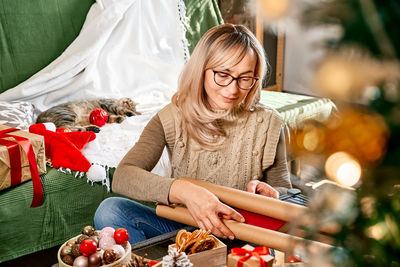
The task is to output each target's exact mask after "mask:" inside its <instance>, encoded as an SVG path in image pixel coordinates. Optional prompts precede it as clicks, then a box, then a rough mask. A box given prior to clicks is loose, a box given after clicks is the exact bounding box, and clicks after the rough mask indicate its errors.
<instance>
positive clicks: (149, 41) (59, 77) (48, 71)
mask: <svg viewBox="0 0 400 267" xmlns="http://www.w3.org/2000/svg"><path fill="white" fill-rule="evenodd" d="M185 16H186V15H185V6H184V3H183V1H182V0H97V2H96V3H95V4H93V6H92V7H91V8H90V10H89V13H88V15H87V17H86V20H85V23H84V25H83V28H82V30H81V32H80V34H79V36H78V37H77V38H76V39H75V40H74V42H73V43H72V44H71V45H70V46H69V47H68V48H67V49H66V50H65V52H64V53H63V54H62V55H61V56H59V57H58V58H57V59H56V60H54V61H53V62H52V63H51V64H50V65H48V66H47V67H46V68H44V69H43V70H41V71H40V72H38V73H37V74H35V75H33V76H32V77H31V78H29V79H28V80H26V81H25V82H23V83H21V84H19V85H17V86H16V87H14V88H12V89H9V90H7V91H6V92H5V93H3V94H0V100H3V101H13V100H19V101H21V100H25V101H30V102H32V103H33V104H35V106H36V107H37V108H38V109H39V110H41V111H43V110H46V109H48V108H50V107H52V106H55V105H58V104H60V103H64V102H67V101H71V100H81V99H90V98H99V97H112V98H118V97H131V98H132V99H133V100H134V101H135V102H137V103H138V106H137V110H138V111H139V112H142V113H143V115H140V116H135V117H131V118H127V119H126V120H125V121H124V122H123V123H122V124H121V125H117V124H110V125H106V126H104V127H103V128H102V131H101V132H100V133H99V134H97V140H98V141H97V143H96V145H94V144H92V145H91V149H85V150H84V154H85V155H86V156H87V157H88V159H89V160H90V161H91V162H92V163H97V164H101V165H103V166H108V167H116V166H117V164H118V163H119V161H120V160H121V159H122V157H123V156H124V155H125V153H126V152H127V151H128V150H129V149H130V148H131V147H132V146H133V145H134V143H135V142H136V140H137V139H138V137H139V135H140V133H141V131H142V130H143V127H144V126H145V125H146V124H147V122H148V121H149V120H150V118H151V116H152V115H154V114H155V112H156V111H158V110H159V109H160V108H162V107H163V106H164V105H166V104H167V103H168V102H170V100H171V96H172V95H173V93H174V92H175V91H176V87H177V81H178V77H179V74H180V71H181V69H182V67H183V65H184V63H185V60H186V59H187V58H188V56H189V52H188V46H187V40H186V37H185V25H184V24H185V22H186V21H187V18H186V17H185ZM168 168H169V163H168V159H167V156H166V153H164V154H163V157H162V160H161V162H160V163H159V165H158V171H157V168H156V171H155V172H156V173H159V174H161V175H165V174H166V173H167V169H168Z"/></svg>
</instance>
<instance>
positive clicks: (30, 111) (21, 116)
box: [0, 101, 35, 130]
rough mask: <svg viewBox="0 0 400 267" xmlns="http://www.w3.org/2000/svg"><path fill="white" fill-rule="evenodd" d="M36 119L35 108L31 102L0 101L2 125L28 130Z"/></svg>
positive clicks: (0, 122) (0, 121)
mask: <svg viewBox="0 0 400 267" xmlns="http://www.w3.org/2000/svg"><path fill="white" fill-rule="evenodd" d="M34 117H35V107H34V106H33V105H32V104H31V103H29V102H4V101H0V124H3V125H7V126H9V127H14V128H18V129H21V130H28V128H29V125H31V124H33V122H34Z"/></svg>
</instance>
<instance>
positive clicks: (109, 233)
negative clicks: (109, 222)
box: [99, 226, 115, 239]
mask: <svg viewBox="0 0 400 267" xmlns="http://www.w3.org/2000/svg"><path fill="white" fill-rule="evenodd" d="M114 232H115V229H114V228H112V227H109V226H107V227H104V228H103V229H101V231H100V233H99V239H102V238H103V237H105V236H111V237H114Z"/></svg>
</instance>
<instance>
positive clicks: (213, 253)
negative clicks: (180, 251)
mask: <svg viewBox="0 0 400 267" xmlns="http://www.w3.org/2000/svg"><path fill="white" fill-rule="evenodd" d="M214 239H215V240H216V241H217V246H216V247H215V248H213V249H210V250H205V251H202V252H197V253H194V254H190V255H188V256H187V258H188V259H189V260H190V262H191V263H192V264H193V267H204V266H207V267H221V266H226V254H227V251H226V245H225V244H224V243H222V242H221V241H220V240H219V239H218V238H216V237H215V236H214ZM174 249H176V244H171V245H169V246H168V251H171V250H174ZM162 265H163V262H159V263H158V264H156V265H153V267H161V266H162Z"/></svg>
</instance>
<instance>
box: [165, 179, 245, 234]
mask: <svg viewBox="0 0 400 267" xmlns="http://www.w3.org/2000/svg"><path fill="white" fill-rule="evenodd" d="M169 200H170V202H172V203H182V204H185V205H186V207H187V208H188V210H189V212H190V214H191V215H192V217H193V218H194V220H195V221H196V223H197V225H198V226H199V228H201V229H204V230H211V232H212V233H213V234H214V235H216V236H218V237H220V238H228V237H229V238H230V239H233V238H234V234H233V233H232V231H231V230H230V229H229V228H228V227H226V225H225V224H224V223H223V222H222V221H221V219H220V217H222V218H224V219H231V220H236V221H239V222H244V218H243V217H242V215H240V213H238V212H237V211H235V210H234V209H232V208H230V207H228V206H227V205H225V204H223V203H221V202H220V201H219V199H218V198H217V197H216V196H215V195H214V194H213V193H211V192H210V191H208V190H207V189H205V188H203V187H200V186H197V185H195V184H192V183H190V182H188V181H182V180H176V181H174V182H173V183H172V185H171V189H170V191H169Z"/></svg>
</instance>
